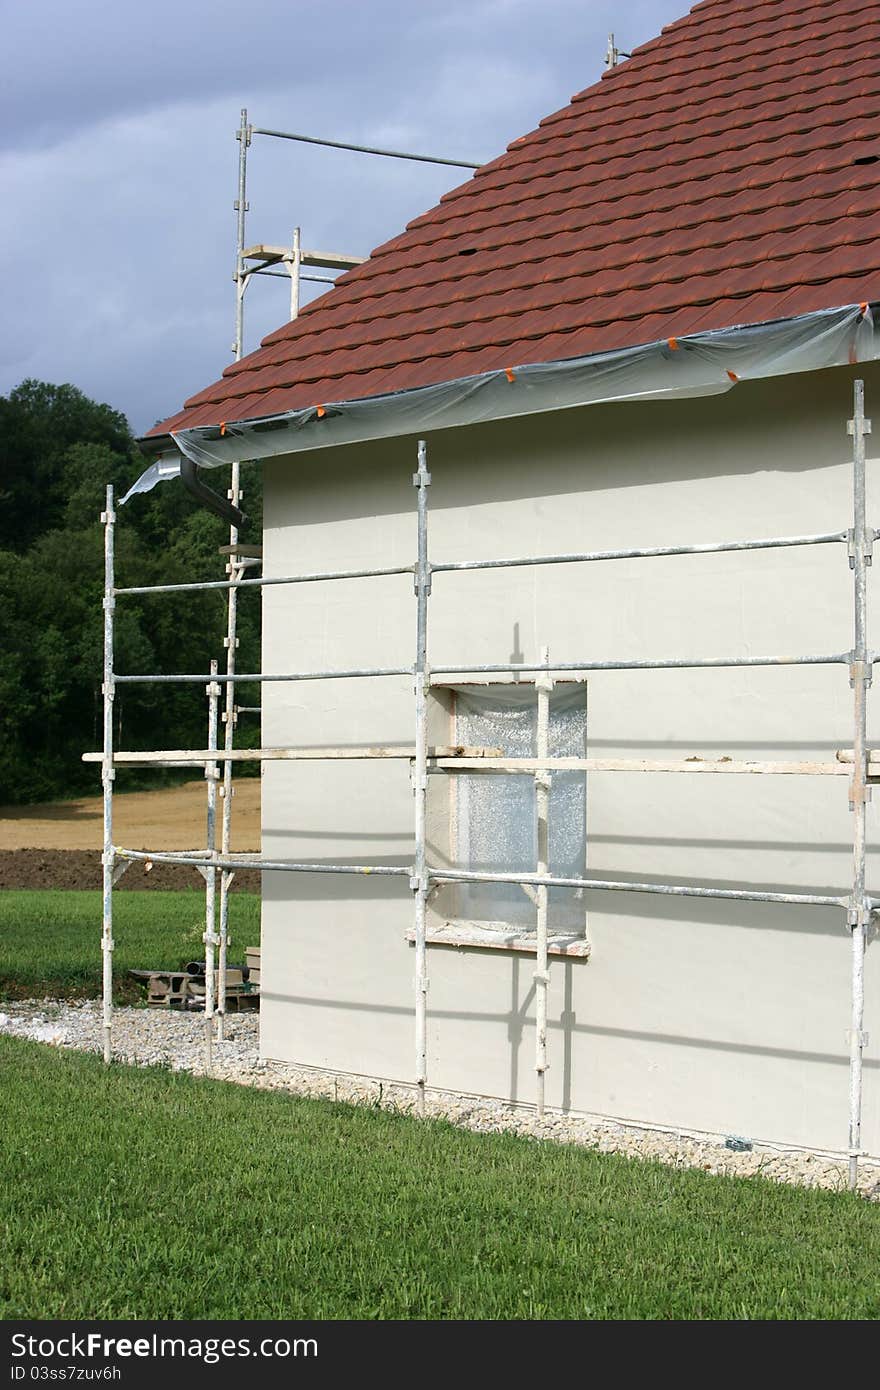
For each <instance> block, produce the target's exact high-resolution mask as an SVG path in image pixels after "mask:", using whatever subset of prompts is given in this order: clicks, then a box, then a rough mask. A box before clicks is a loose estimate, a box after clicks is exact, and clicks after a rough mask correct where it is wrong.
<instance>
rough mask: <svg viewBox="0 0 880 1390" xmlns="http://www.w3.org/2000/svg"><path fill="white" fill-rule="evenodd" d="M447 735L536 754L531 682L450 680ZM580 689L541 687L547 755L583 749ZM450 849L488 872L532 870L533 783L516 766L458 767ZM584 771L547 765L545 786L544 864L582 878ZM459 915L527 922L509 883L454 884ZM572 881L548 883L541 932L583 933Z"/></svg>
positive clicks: (531, 913)
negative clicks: (496, 769)
mask: <svg viewBox="0 0 880 1390" xmlns="http://www.w3.org/2000/svg"><path fill="white" fill-rule="evenodd" d="M454 700H455V704H454V709H455V742H456V743H457V744H466V745H468V746H471V747H473V746H482V747H490V748H500V749H502V751H503V753H504V755H505V756H506V757H509V758H534V757H537V754H538V749H537V732H538V706H537V693H536V691H535V688H534V686H533V685H526V684H520V685H496V686H488V687H487V686H471V687H467V686H465V687H461V686H459V687H456V689H455V692H454ZM586 736H587V691H586V686H585V685H581V684H572V683H565V684H562V685H558V686H556V688H555V689H554V690H553V691H552V693H551V695H550V748H549V752H550V756H551V757H581V758H582V757H584V756H585V754H586ZM452 796H453V806H452V836H451V839H452V850H453V857H454V858H455V860H456V863H457V867H459V868H462V869H473V870H475V871H486V872H490V873H534V872H535V867H536V863H537V856H538V828H537V812H536V803H535V782H534V778H533V777H532V776H530V775H526V774H523V773H510V774H503V773H488V772H486V773H483V772H480V773H473V774H469V775H466V774H463V775H461V776H458V777H456V778H455V779H454V780H453V781H452ZM586 822H587V805H586V777H585V774H584V773H583V772H554V773H553V778H552V784H551V792H550V814H549V837H550V861H549V862H550V872H551V874H553V875H555V876H557V877H563V878H582V877H583V875H584V869H585V865H586ZM453 910H454V914H455V917H456V918H457V919H458V920H460V921H467V922H475V923H479V924H480V925H481V926H492V925H497V926H499V927H501V926H503V927H511V926H514V927H517V928H519V929H520V930H524V931H528V930H530V929H531V930H534V928H535V905H534V902H533V900H532V899H531V898H530V897H529V896H528V895H527V893H526V891H525V890H524V889H523V888H522V887H520V885H519V884H509V883H463V884H460V885H458V886H457V891H456V893H455V896H454V909H453ZM584 926H585V916H584V900H583V894H582V892H581V890H579V889H570V888H552V889H551V890H550V894H549V927H550V930H551V931H571V932H579V931H583V930H584Z"/></svg>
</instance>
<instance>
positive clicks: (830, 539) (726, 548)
mask: <svg viewBox="0 0 880 1390" xmlns="http://www.w3.org/2000/svg"><path fill="white" fill-rule="evenodd" d="M846 540H847V532H846V531H824V532H821V533H819V534H817V535H809V536H768V537H766V538H759V539H754V540H739V541H710V542H707V543H706V544H703V545H653V546H638V547H636V546H630V547H627V548H626V549H618V550H585V551H574V552H569V553H566V552H562V553H561V554H558V555H529V556H510V557H503V558H501V559H498V560H457V561H452V562H445V563H439V564H434V563H432V565H431V572H432V574H445V573H453V572H455V571H458V570H496V569H519V568H524V567H526V566H528V565H578V564H591V563H595V562H597V561H602V560H655V559H668V558H670V557H671V556H675V555H724V554H728V553H731V552H734V551H743V550H781V549H785V548H788V547H797V546H809V545H833V544H834V543H835V542H838V541H846Z"/></svg>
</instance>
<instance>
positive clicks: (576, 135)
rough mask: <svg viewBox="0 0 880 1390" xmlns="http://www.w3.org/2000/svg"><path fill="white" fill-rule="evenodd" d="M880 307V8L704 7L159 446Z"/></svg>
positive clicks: (446, 201)
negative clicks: (689, 337)
mask: <svg viewBox="0 0 880 1390" xmlns="http://www.w3.org/2000/svg"><path fill="white" fill-rule="evenodd" d="M878 296H880V3H878V0H770V2H769V3H768V0H703V2H702V3H701V4H698V5H695V6H694V8H693V9H692V10H691V12H690V14H689V15H687V16H686V17H685V18H683V19H680V20H678V21H676V23H674V24H671V25H669V26H667V28H665V29H664V30H663V33H662V34H661V36H660V37H659V38H657V39H654V40H652V41H651V42H650V43H647V44H645V45H643V46H642V47H641V48H639V49H637V50H636V51H635V53H634V55H633V57H632V58H631V59H630V60H629V61H628V62H625V63H624V64H622V65H621V66H619V67H617V68H615V69H613V70H611V71H610V72H608V73H606V74H605V77H604V78H603V80H602V81H601V82H598V83H596V84H595V85H594V86H592V87H589V88H587V90H586V91H584V92H581V93H580V94H579V95H577V96H575V97H574V98H573V99H572V101H571V104H570V105H569V106H566V107H565V108H564V109H563V110H561V111H557V112H556V113H555V114H554V115H552V116H548V117H547V118H546V120H544V121H542V122H541V124H540V126H539V127H538V129H537V130H535V131H533V132H532V133H531V134H529V135H526V136H523V137H522V138H521V139H519V140H515V141H514V142H513V143H512V144H511V145H510V146H509V147H508V152H507V153H506V154H504V155H502V156H501V157H500V158H499V159H496V160H494V161H493V162H492V163H490V164H486V165H484V166H483V167H482V168H481V169H480V170H479V171H478V172H477V173H476V174H475V175H474V177H473V178H472V179H470V180H469V181H468V182H467V183H465V184H462V185H461V187H460V188H456V189H453V191H452V192H450V193H447V194H446V195H445V197H443V198H442V199H441V200H440V202H439V204H438V205H437V206H436V207H434V208H432V209H431V210H430V212H426V213H425V214H424V215H423V216H421V217H417V218H416V219H415V220H414V221H413V222H410V224H409V226H408V227H407V229H406V231H405V232H404V233H403V234H402V235H401V236H398V237H395V238H394V239H393V240H392V241H389V242H386V243H385V245H384V246H380V247H378V248H377V250H375V251H374V252H373V254H372V255H371V256H370V258H369V260H368V261H367V262H365V264H363V265H362V266H359V267H358V268H357V269H355V270H352V271H349V272H348V273H347V274H346V275H344V276H342V277H341V278H340V280H339V281H338V282H337V285H336V287H335V288H334V289H333V290H332V291H330V292H329V293H328V294H326V295H323V296H322V297H321V298H320V299H318V300H317V301H315V302H314V303H313V304H310V305H309V306H308V307H307V308H306V309H305V310H304V311H303V312H302V314H301V315H300V317H299V318H298V319H297V320H296V321H295V322H293V323H286V324H285V325H284V326H283V328H279V329H278V330H277V331H276V332H274V333H270V334H269V336H268V337H267V338H264V340H263V344H262V346H261V347H260V348H259V349H258V351H256V352H253V353H251V354H250V356H248V357H245V358H243V360H242V361H241V362H236V363H233V364H232V365H230V366H229V367H227V368H226V370H225V372H224V373H223V376H222V378H221V380H220V381H218V382H215V383H214V385H212V386H209V387H207V388H206V389H205V390H204V391H200V392H199V393H198V394H197V395H195V396H193V397H192V398H191V399H190V400H189V401H188V402H187V403H186V407H185V409H184V410H183V411H181V412H180V413H179V414H178V415H175V416H173V417H172V418H171V419H169V420H166V421H164V422H163V423H162V424H161V425H158V426H156V428H155V429H154V430H152V431H151V434H153V435H162V434H166V433H168V432H169V431H171V430H177V429H182V428H185V427H187V426H192V425H213V424H220V423H222V422H223V421H230V422H231V421H235V420H246V419H254V418H256V417H258V416H262V415H271V414H277V413H281V412H284V411H288V410H295V409H298V408H300V407H304V406H312V405H319V404H322V403H324V402H330V401H344V400H356V399H363V398H364V397H367V396H375V395H383V394H385V393H387V392H389V391H402V390H407V389H410V388H413V387H420V386H428V385H433V384H436V383H438V382H443V381H451V380H454V379H456V378H458V377H464V376H471V375H474V374H476V373H480V372H485V371H490V370H492V369H497V368H502V367H508V366H516V365H522V364H525V363H532V362H550V361H556V360H560V359H564V358H570V357H579V356H582V355H587V354H589V353H592V352H605V351H610V350H612V349H618V348H626V347H631V346H636V345H639V344H643V343H649V342H653V341H656V340H658V339H661V338H666V337H671V336H683V335H685V334H688V333H693V332H705V331H707V330H709V329H714V328H729V327H733V326H735V325H740V324H745V323H761V322H766V321H768V320H771V319H777V318H786V317H790V316H795V315H798V314H804V313H809V312H810V311H812V310H816V309H824V308H832V307H836V306H839V305H845V304H858V303H860V302H862V301H867V300H874V299H876V298H878Z"/></svg>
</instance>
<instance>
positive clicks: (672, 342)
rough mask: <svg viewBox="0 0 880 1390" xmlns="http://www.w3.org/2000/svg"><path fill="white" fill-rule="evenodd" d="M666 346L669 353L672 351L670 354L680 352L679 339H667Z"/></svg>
mask: <svg viewBox="0 0 880 1390" xmlns="http://www.w3.org/2000/svg"><path fill="white" fill-rule="evenodd" d="M666 346H667V347H668V348H669V351H670V352H678V339H677V338H667V339H666Z"/></svg>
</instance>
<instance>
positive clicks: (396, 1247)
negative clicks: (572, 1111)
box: [0, 1037, 880, 1319]
mask: <svg viewBox="0 0 880 1390" xmlns="http://www.w3.org/2000/svg"><path fill="white" fill-rule="evenodd" d="M0 1125H2V1128H3V1133H4V1139H5V1142H4V1144H3V1146H2V1150H0V1208H2V1215H0V1220H2V1225H3V1228H4V1230H5V1235H4V1239H3V1242H2V1255H0V1312H2V1315H3V1316H4V1317H6V1318H12V1317H17V1318H27V1317H32V1318H158V1319H169V1318H178V1319H180V1318H192V1319H198V1318H385V1319H388V1318H410V1317H411V1318H516V1319H522V1318H639V1319H644V1318H834V1319H841V1318H876V1317H877V1316H878V1315H880V1289H878V1280H877V1269H878V1265H880V1208H878V1207H877V1206H873V1205H870V1204H869V1203H867V1202H864V1201H861V1200H859V1199H858V1198H854V1197H850V1196H849V1195H848V1194H840V1193H828V1192H808V1191H803V1190H800V1189H797V1188H790V1187H781V1186H776V1185H774V1184H772V1183H770V1182H767V1181H764V1180H760V1179H749V1180H742V1179H734V1178H716V1177H710V1176H708V1175H706V1174H703V1173H699V1172H695V1171H681V1172H678V1171H675V1170H673V1169H669V1168H663V1167H661V1166H660V1165H657V1164H651V1163H639V1162H634V1161H632V1160H628V1159H624V1158H618V1157H615V1156H612V1155H600V1154H594V1153H590V1152H588V1151H585V1150H579V1149H576V1148H573V1147H565V1146H560V1145H554V1144H551V1143H536V1142H534V1141H529V1140H526V1139H521V1138H517V1137H515V1136H512V1135H474V1134H469V1133H467V1132H466V1131H463V1130H459V1129H456V1128H454V1127H453V1126H451V1125H449V1124H446V1123H441V1122H436V1121H427V1122H425V1121H421V1122H420V1121H418V1120H415V1119H411V1118H406V1117H402V1116H397V1115H393V1114H389V1113H388V1112H386V1111H382V1110H373V1109H369V1108H354V1107H349V1106H345V1105H342V1104H338V1105H337V1104H333V1103H331V1102H326V1101H312V1100H306V1099H300V1098H291V1097H289V1096H285V1095H280V1094H276V1093H270V1092H260V1091H253V1090H249V1089H246V1088H242V1087H238V1086H234V1085H229V1084H224V1083H223V1082H217V1081H208V1080H205V1079H200V1078H196V1077H191V1076H188V1075H183V1074H178V1073H172V1072H169V1071H163V1070H158V1069H154V1070H139V1069H137V1068H130V1067H124V1066H121V1065H114V1066H112V1067H111V1068H110V1069H109V1070H105V1069H104V1067H103V1066H102V1064H101V1062H100V1060H99V1059H98V1058H96V1057H93V1056H90V1055H85V1054H76V1053H68V1052H63V1051H61V1050H56V1049H52V1048H47V1047H41V1046H40V1045H39V1044H35V1043H28V1042H24V1041H22V1040H20V1039H14V1038H5V1037H0Z"/></svg>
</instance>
